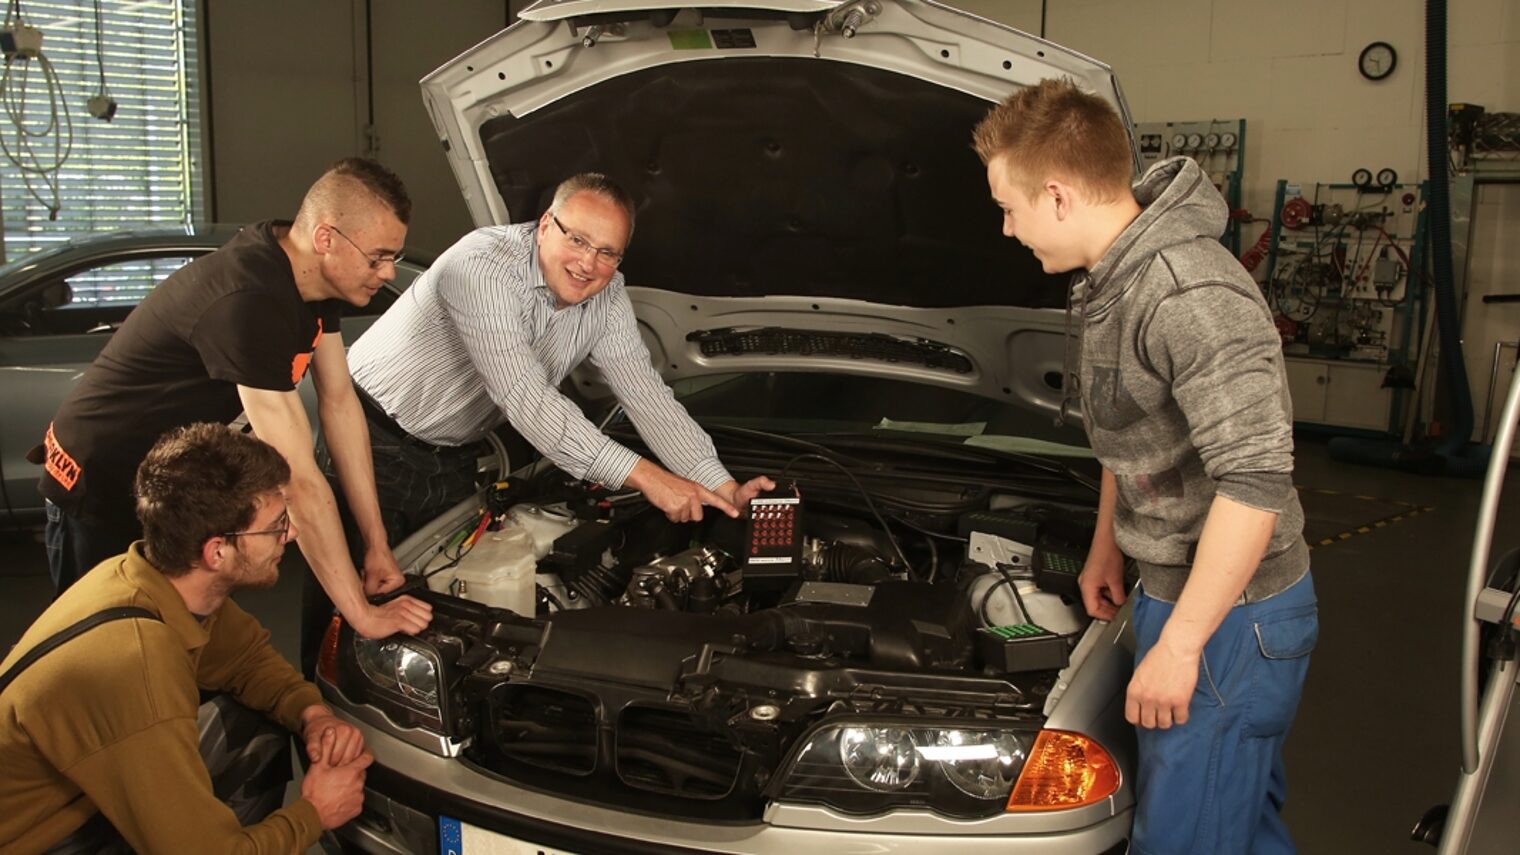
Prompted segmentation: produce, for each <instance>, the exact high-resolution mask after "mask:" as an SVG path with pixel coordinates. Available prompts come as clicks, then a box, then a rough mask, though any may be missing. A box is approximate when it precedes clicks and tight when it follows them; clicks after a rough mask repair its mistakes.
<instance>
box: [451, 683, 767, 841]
mask: <svg viewBox="0 0 1520 855" xmlns="http://www.w3.org/2000/svg"><path fill="white" fill-rule="evenodd" d="M620 700H621V703H614V704H613V705H612V707H613V709H614V710H618V709H620V710H621V711H620V712H612V713H609V712H608V704H607V702H606V700H605V699H604V698H601V697H598V696H597V695H596V694H594V693H593V692H590V691H587V692H580V691H576V690H571V689H564V688H560V687H545V686H541V685H534V684H529V683H508V684H499V685H497V686H495V687H493V688H492V689H491V690H490V692H489V693H488V695H487V696H486V698H485V699H484V700H483V702H482V703H481V705H480V707H478V708H477V709H479V710H480V716H481V721H482V727H481V729H480V736H479V738H478V739H475V740H473V741H472V742H471V744H470V745H469V747H468V748H466V749H465V752H464V756H463V759H464V761H465V762H466V763H467V764H469V765H471V766H473V767H475V768H476V769H477V770H479V771H480V772H482V773H485V774H489V775H491V776H494V777H498V778H501V779H503V780H506V781H510V782H512V783H514V784H517V785H519V786H525V787H529V788H532V789H534V790H537V791H539V792H544V793H554V794H557V795H559V796H562V797H565V798H568V799H572V800H575V801H579V802H583V803H586V804H597V805H605V806H608V807H617V808H621V809H625V810H632V811H636V812H639V813H644V814H649V815H652V816H669V817H673V818H682V819H694V820H698V821H703V822H753V821H755V820H758V819H759V818H760V816H761V814H762V812H763V811H764V808H765V799H764V796H763V795H762V792H761V791H762V789H763V787H764V785H765V782H766V781H767V780H769V778H770V773H771V772H772V771H774V770H775V768H776V766H777V765H779V763H780V760H781V757H780V754H781V752H782V751H784V747H783V746H782V745H780V744H778V743H775V742H770V743H769V744H767V745H765V746H764V747H761V748H756V747H746V746H745V745H743V744H741V743H740V739H741V737H740V736H739V735H737V734H730V733H728V732H726V731H725V729H724V725H723V722H724V719H723V718H721V717H720V718H718V719H716V720H715V721H714V722H713V723H711V724H708V723H707V719H706V718H705V717H704V716H702V715H701V714H699V713H693V712H689V711H687V710H685V709H674V708H671V707H670V706H668V705H664V704H661V703H660V702H659V701H654V700H644V701H635V702H633V703H631V704H630V703H628V702H627V701H626V700H622V699H620ZM609 716H610V717H609Z"/></svg>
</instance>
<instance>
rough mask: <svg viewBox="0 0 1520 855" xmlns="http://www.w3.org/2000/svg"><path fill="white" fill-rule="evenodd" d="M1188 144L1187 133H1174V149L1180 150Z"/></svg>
mask: <svg viewBox="0 0 1520 855" xmlns="http://www.w3.org/2000/svg"><path fill="white" fill-rule="evenodd" d="M1186 145H1187V134H1172V149H1173V150H1174V151H1175V150H1180V149H1181V148H1183V147H1184V146H1186Z"/></svg>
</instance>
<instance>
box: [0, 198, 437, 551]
mask: <svg viewBox="0 0 1520 855" xmlns="http://www.w3.org/2000/svg"><path fill="white" fill-rule="evenodd" d="M237 230H238V227H237V226H231V225H207V226H203V227H198V228H195V229H190V230H186V229H144V230H127V231H119V232H111V233H105V234H101V235H97V236H90V237H86V238H80V239H77V240H74V241H70V242H69V243H66V244H63V245H61V246H58V247H55V248H53V249H49V250H45V251H42V252H37V253H33V254H31V255H27V256H24V257H22V258H20V259H17V260H15V261H12V262H10V263H8V264H6V265H4V266H0V400H4V401H5V402H6V405H5V407H4V409H3V410H0V485H3V500H4V507H3V508H0V526H6V527H9V526H26V525H37V524H40V523H41V522H42V520H43V511H42V496H41V495H39V494H38V492H37V479H38V478H39V477H41V475H42V467H41V466H38V465H36V464H34V463H31V462H29V461H28V460H27V459H26V453H27V451H28V450H30V449H31V448H32V447H34V446H36V445H39V444H40V443H41V442H42V436H43V434H44V433H46V432H47V426H48V424H49V423H50V422H51V421H52V419H53V414H54V413H56V412H58V406H59V405H60V404H62V403H63V399H64V397H65V396H67V395H68V392H69V389H70V388H71V387H72V386H73V384H74V382H75V381H76V380H78V379H79V376H80V374H82V373H83V371H84V369H85V368H87V367H88V366H89V364H90V363H91V362H93V361H94V360H95V357H96V356H98V355H99V354H100V351H101V350H102V349H103V348H104V347H105V345H106V342H107V341H109V340H110V337H111V333H113V332H114V331H115V330H116V328H117V327H119V326H120V325H121V322H122V321H124V320H126V318H127V314H128V313H129V312H131V311H132V309H133V308H134V307H136V306H137V304H138V303H140V302H142V300H143V298H144V297H146V296H147V295H148V293H149V292H150V291H152V290H153V287H154V286H156V285H157V284H158V283H159V282H161V281H163V279H164V278H165V277H166V276H168V275H169V274H171V273H173V272H174V271H176V270H178V269H179V268H181V267H183V266H184V265H185V264H188V263H189V262H190V261H192V260H194V259H196V258H199V257H200V256H202V255H205V254H207V253H209V252H212V251H213V250H216V249H217V248H218V247H220V246H221V245H222V244H224V243H226V242H227V241H228V240H229V239H231V238H232V236H233V235H234V234H237ZM429 260H430V259H428V258H426V257H421V255H420V254H419V253H415V252H413V251H412V250H408V251H407V258H406V259H405V260H404V261H402V262H401V263H400V264H399V265H397V267H396V279H395V281H394V282H392V283H391V285H390V287H388V288H385V289H382V290H381V291H380V292H379V293H377V294H376V295H375V299H374V300H373V301H371V302H370V305H369V306H367V307H365V308H364V309H362V310H355V312H354V313H353V315H352V317H351V318H346V319H345V321H344V324H343V340H344V341H345V342H348V343H352V342H353V340H354V339H355V338H357V337H358V336H359V334H360V333H362V332H363V331H364V330H366V329H368V328H369V324H370V323H371V322H373V320H374V318H376V317H378V316H379V315H380V313H381V312H383V311H385V308H386V307H387V306H389V305H390V304H391V303H393V302H394V301H395V299H396V296H397V295H399V294H400V293H401V291H403V290H405V288H406V287H407V286H408V285H410V284H411V283H412V280H414V279H416V278H417V276H418V275H419V274H421V272H422V271H423V270H425V269H427V264H428V261H429ZM310 385H311V384H310V383H305V384H303V385H302V395H303V397H304V398H305V399H306V401H307V411H308V414H315V395H314V393H313V392H312V390H311V388H310ZM313 423H314V424H315V421H314V422H313Z"/></svg>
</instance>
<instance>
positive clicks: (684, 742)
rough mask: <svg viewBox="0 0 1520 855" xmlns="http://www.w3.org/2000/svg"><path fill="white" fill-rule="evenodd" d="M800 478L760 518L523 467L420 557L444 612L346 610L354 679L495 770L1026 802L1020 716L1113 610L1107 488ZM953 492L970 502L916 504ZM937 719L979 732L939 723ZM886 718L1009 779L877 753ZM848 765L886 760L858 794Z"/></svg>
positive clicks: (424, 591) (982, 811)
mask: <svg viewBox="0 0 1520 855" xmlns="http://www.w3.org/2000/svg"><path fill="white" fill-rule="evenodd" d="M852 477H853V476H852ZM777 480H778V482H781V483H782V487H781V489H778V490H777V491H775V492H774V493H772V494H770V495H764V496H760V497H757V498H756V499H755V500H754V501H753V502H752V503H751V507H750V508H748V509H746V511H747V513H746V514H745V515H744V516H743V517H742V518H740V519H731V518H729V517H727V516H726V515H724V514H722V513H720V512H718V511H715V510H712V509H708V510H707V513H706V514H705V517H704V519H703V520H702V521H700V522H696V523H685V524H676V523H672V522H670V521H669V520H667V519H666V518H665V516H664V515H663V514H662V513H661V512H660V511H659V510H658V509H656V508H654V507H652V506H650V505H648V504H647V503H646V502H644V501H643V499H642V497H641V496H640V495H639V494H637V493H617V492H608V491H605V490H602V489H600V488H597V487H594V486H588V485H585V484H582V483H579V482H574V481H572V480H569V479H567V478H566V477H565V476H563V475H561V474H559V473H557V472H556V471H553V470H549V471H546V472H543V473H540V474H539V475H537V476H534V477H530V478H525V479H514V480H512V481H511V482H505V483H502V484H498V485H497V486H496V488H495V489H492V490H489V491H487V493H486V494H485V501H484V502H483V503H482V504H483V506H482V507H480V508H479V509H478V510H476V511H475V512H473V513H467V514H464V515H462V516H461V517H460V519H459V524H458V525H457V526H456V527H454V528H453V529H452V534H448V535H447V536H445V535H444V534H439V535H437V536H436V537H435V538H434V543H433V545H432V546H431V548H429V549H428V550H426V551H425V552H424V553H423V554H422V555H421V556H420V557H418V558H416V559H415V560H414V561H413V562H412V566H411V568H410V574H411V578H412V580H413V581H412V583H411V584H410V585H408V587H407V590H408V591H409V592H411V593H413V594H415V595H418V596H422V597H425V598H427V599H428V600H429V601H431V602H432V603H433V605H434V614H435V618H434V622H433V625H432V626H431V627H430V628H429V629H428V630H427V631H426V632H424V633H422V634H421V635H419V636H417V637H416V638H415V639H405V640H400V639H393V640H387V641H381V642H375V641H364V640H361V639H358V638H357V637H356V636H354V635H353V634H352V632H351V631H349V630H347V629H344V630H343V631H342V633H341V638H337V639H330V643H331V646H332V647H334V648H336V649H339V650H342V651H344V654H343V655H338V656H336V657H335V659H336V661H335V662H334V664H333V665H332V666H331V667H332V669H333V670H334V671H335V682H336V684H337V685H338V686H339V688H340V689H341V690H342V691H343V693H344V694H345V695H346V696H347V697H349V698H350V699H352V700H354V701H357V702H360V703H368V704H372V705H374V706H376V707H377V708H379V709H381V710H382V711H384V713H385V715H386V716H387V717H389V718H390V719H391V720H392V721H394V722H395V723H397V724H398V725H401V726H403V727H408V728H421V729H423V730H425V731H429V732H436V733H440V734H443V735H446V736H447V737H449V738H450V739H451V740H453V744H455V745H457V746H459V750H460V756H461V759H462V760H463V761H464V762H466V763H468V764H470V765H472V766H473V767H475V768H476V769H477V770H478V771H480V772H481V773H484V774H489V775H496V776H501V777H503V778H505V779H508V780H511V781H514V782H517V783H520V784H524V785H528V786H532V787H536V788H540V789H546V790H550V791H566V792H568V791H572V790H573V792H575V793H576V794H577V795H578V797H581V798H591V799H593V800H596V801H598V802H605V803H611V804H619V805H623V806H625V807H628V808H630V809H634V810H641V811H650V812H654V813H656V814H660V815H671V816H697V817H703V818H706V819H724V818H727V819H753V818H754V817H756V816H758V811H760V810H761V809H762V807H763V804H764V800H765V798H766V797H771V796H776V795H778V794H784V795H785V796H786V797H787V798H789V799H792V800H801V801H808V800H816V801H818V802H819V803H821V804H827V805H829V806H831V807H833V808H835V809H837V810H841V811H844V812H862V813H869V812H873V811H878V810H881V809H883V807H884V806H886V807H891V806H896V805H904V804H906V805H913V806H927V807H930V808H931V809H933V810H936V811H939V812H941V813H946V814H950V815H959V816H983V815H989V814H990V813H994V812H996V811H998V810H1001V808H1002V801H1006V798H1007V793H1008V787H1009V786H1011V785H1012V780H1011V779H1008V780H1003V779H1002V778H999V777H998V776H999V775H1000V774H1003V775H1004V777H1006V769H1004V770H1003V772H999V768H1000V767H998V766H997V762H1002V763H1003V764H1004V766H1005V767H1010V768H1011V766H1010V764H1012V762H1013V761H1012V759H1010V758H1014V757H1020V758H1021V756H1022V755H1021V754H1020V752H1026V753H1027V751H1028V750H1029V745H1028V744H1025V743H1024V742H1020V740H1022V739H1025V737H1024V736H1023V735H1020V734H1024V733H1030V734H1032V733H1033V732H1035V731H1038V729H1039V727H1040V722H1041V721H1042V715H1041V709H1042V706H1043V704H1044V702H1045V700H1046V697H1047V695H1048V694H1049V693H1050V691H1051V690H1052V688H1053V687H1054V686H1055V684H1056V682H1057V677H1058V674H1059V673H1060V671H1061V669H1062V668H1063V667H1064V666H1066V665H1067V662H1068V657H1069V654H1070V652H1071V650H1072V648H1073V647H1074V646H1075V644H1076V641H1077V638H1078V636H1079V635H1080V633H1081V631H1082V630H1083V629H1084V628H1085V627H1086V624H1087V619H1086V617H1085V616H1084V614H1083V612H1082V609H1081V607H1080V602H1079V600H1080V598H1079V597H1078V596H1076V586H1075V579H1076V573H1077V571H1078V570H1079V569H1080V567H1081V562H1082V558H1083V555H1084V552H1085V548H1086V544H1087V543H1088V541H1089V540H1090V538H1091V532H1092V526H1093V519H1094V514H1093V510H1092V508H1091V506H1090V505H1084V504H1081V503H1072V502H1049V501H1029V500H1028V499H1027V497H1018V496H1013V495H1011V494H1003V493H1000V492H998V491H996V490H978V491H974V492H972V493H971V494H970V495H969V496H968V491H967V489H966V487H965V486H964V484H961V483H959V482H958V481H955V480H953V479H952V480H948V481H935V480H934V479H926V478H919V479H918V480H917V483H916V484H915V485H914V487H913V490H912V491H909V492H904V493H901V494H899V495H895V496H894V495H893V494H892V493H891V491H890V490H883V489H882V488H881V487H880V486H876V487H874V488H873V489H872V491H871V492H866V491H865V490H864V489H862V490H861V491H854V490H852V489H850V488H848V487H845V486H843V484H844V483H847V482H834V483H828V482H825V481H822V480H815V479H812V478H809V477H799V478H796V479H791V480H786V481H784V482H783V480H782V479H779V478H778V479H777ZM936 491H939V492H942V493H946V491H948V492H947V493H946V494H947V495H953V496H956V497H957V502H956V503H954V504H955V507H954V508H953V509H952V511H951V512H948V513H944V512H937V513H929V512H913V511H911V510H910V509H907V508H906V507H905V506H906V505H910V504H915V503H916V504H917V505H918V506H923V507H927V506H928V505H929V503H928V502H927V501H926V500H925V497H926V496H927V495H930V494H932V493H934V492H936ZM852 493H856V495H853V496H852V495H851V494H852ZM872 495H875V496H876V497H877V499H878V500H880V501H881V504H882V505H883V506H884V507H887V510H886V511H885V512H883V511H881V510H880V509H879V508H878V507H877V505H876V503H875V502H873V501H872V498H871V497H872ZM861 499H864V502H863V503H862V501H861ZM889 518H890V519H891V520H892V522H893V523H896V524H895V525H892V524H889V523H888V522H887V519H889ZM925 717H928V719H940V720H953V721H954V722H956V723H957V725H956V726H957V727H958V728H960V729H959V730H942V729H941V730H913V725H914V723H916V722H921V721H924V720H926V718H925ZM827 721H837V722H839V723H840V724H839V726H838V727H836V728H833V729H829V728H823V729H820V728H819V725H820V723H821V722H827ZM852 721H855V722H858V723H859V726H855V727H853V728H852V727H850V726H848V725H849V723H850V722H852ZM882 722H887V723H892V722H897V723H899V724H900V725H901V727H902V733H903V734H906V735H905V736H901V737H898V736H895V735H894V736H891V737H890V738H891V739H897V740H899V741H901V740H907V742H905V743H903V744H908V743H912V744H914V745H917V744H919V743H921V742H924V741H926V740H927V741H930V742H933V741H935V740H943V739H946V738H953V739H962V738H967V737H966V736H965V734H968V733H969V734H971V735H972V737H974V738H978V739H980V738H985V739H987V740H990V741H989V743H988V744H989V745H994V743H995V746H994V747H989V748H987V751H988V752H990V753H989V754H988V755H987V756H988V757H992V758H994V759H995V760H996V758H1002V759H1001V760H998V761H997V762H994V763H993V766H992V767H989V771H987V774H988V775H991V779H990V780H991V781H992V784H991V785H990V786H987V787H982V788H981V789H978V787H976V786H972V785H966V786H960V785H956V786H951V785H950V784H952V783H953V780H952V778H953V776H950V775H949V773H945V774H943V775H940V776H939V777H935V776H932V775H930V774H928V773H924V774H923V775H922V779H921V780H920V775H919V773H918V772H911V774H910V770H908V769H907V768H906V766H903V767H902V768H896V767H894V768H886V767H880V766H879V764H878V765H877V766H873V765H872V762H873V761H872V760H871V759H870V758H871V757H872V756H875V754H876V753H879V752H880V751H881V750H884V749H881V748H880V747H879V746H877V747H872V746H876V743H875V742H872V741H871V740H873V739H876V740H878V741H879V740H880V739H881V738H884V737H883V734H896V733H897V732H898V731H897V730H895V729H891V728H887V729H883V725H882ZM867 723H869V726H867ZM862 733H864V734H866V736H861V734H862ZM947 733H949V734H952V736H949V737H947V736H945V734H947ZM808 734H812V736H810V737H808V736H807V735H808ZM820 734H822V735H820ZM915 734H916V735H915ZM978 734H980V736H978ZM805 737H806V738H808V739H810V740H812V741H815V742H816V741H817V740H819V739H824V740H832V741H831V742H829V745H828V746H827V748H826V749H820V750H823V751H824V753H825V755H826V756H828V757H830V758H831V761H830V764H825V765H823V766H820V767H819V768H817V769H811V768H810V767H807V766H805V765H801V766H799V765H798V764H799V763H803V758H805V757H806V756H807V755H809V753H810V749H808V748H806V747H805V746H803V745H802V744H801V740H803V739H804V738H805ZM1029 738H1031V739H1032V736H1031V737H1029ZM851 740H854V742H852V741H851ZM861 740H865V742H864V743H862V744H863V745H865V747H864V748H860V749H859V750H858V751H856V754H855V755H851V753H850V752H851V751H852V750H855V749H852V748H851V746H852V745H855V743H857V742H861ZM915 740H916V741H915ZM999 740H1000V741H999ZM999 746H1000V747H999ZM851 756H856V758H857V759H856V760H855V761H854V762H856V763H857V765H858V766H859V768H854V767H852V766H851V765H850V762H849V761H848V760H847V759H846V758H849V757H851ZM893 756H896V755H893ZM903 756H904V757H907V758H908V759H907V760H903V761H902V762H901V763H900V764H898V765H899V766H901V765H902V764H906V763H908V762H909V760H911V761H912V764H917V763H918V762H919V761H918V760H916V759H913V758H914V756H915V755H912V753H911V752H909V754H905V755H903ZM888 765H889V766H890V765H891V764H888ZM914 768H917V767H916V766H915V767H914ZM957 768H959V767H957ZM839 776H844V777H845V778H846V779H848V780H853V781H856V782H857V783H861V782H863V783H861V786H860V787H858V788H857V789H859V790H860V794H858V798H857V797H856V795H852V794H851V793H850V792H844V791H843V788H841V787H839V786H836V784H837V782H833V781H834V779H835V778H837V777H839ZM984 777H985V776H984ZM936 781H937V782H938V783H933V782H936ZM831 782H833V783H831ZM989 793H991V794H992V795H989ZM672 797H675V798H672Z"/></svg>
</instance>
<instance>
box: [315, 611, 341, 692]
mask: <svg viewBox="0 0 1520 855" xmlns="http://www.w3.org/2000/svg"><path fill="white" fill-rule="evenodd" d="M341 629H343V616H342V615H333V619H332V623H330V624H328V625H327V632H326V633H324V634H323V635H322V649H321V650H319V651H318V652H317V673H318V674H320V675H321V676H322V679H324V680H326V681H327V682H329V683H332V684H333V685H334V686H336V685H338V632H339V630H341Z"/></svg>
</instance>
